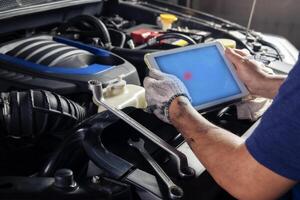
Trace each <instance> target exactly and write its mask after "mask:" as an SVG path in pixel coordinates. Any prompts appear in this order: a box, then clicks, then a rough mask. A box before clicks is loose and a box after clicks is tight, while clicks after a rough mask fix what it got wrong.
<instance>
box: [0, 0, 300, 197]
mask: <svg viewBox="0 0 300 200" xmlns="http://www.w3.org/2000/svg"><path fill="white" fill-rule="evenodd" d="M166 12H168V13H171V14H174V15H176V16H177V17H178V20H177V22H175V24H174V25H173V28H172V29H168V30H165V31H164V30H162V29H161V27H160V25H159V23H158V22H157V19H158V17H159V15H160V14H161V13H166ZM0 25H1V27H4V28H3V29H2V30H1V31H0V32H1V34H0V88H1V93H0V97H1V98H0V100H1V101H0V105H1V114H0V121H1V123H0V125H1V134H0V176H1V177H0V197H3V198H4V199H5V198H7V199H9V198H14V199H26V198H27V197H30V196H32V195H33V196H35V197H36V198H37V199H40V198H43V199H53V198H54V197H62V198H64V199H85V198H86V199H99V197H100V198H103V199H165V198H166V191H165V187H164V186H163V184H162V183H161V181H160V180H159V179H158V178H157V177H156V175H155V173H154V172H153V170H151V168H150V167H149V166H148V165H147V163H146V162H145V160H143V158H142V157H141V156H140V155H139V154H137V152H136V151H135V150H134V149H132V148H130V147H129V146H128V144H127V141H128V139H129V138H137V137H142V138H144V139H145V141H146V148H147V150H148V151H149V153H150V154H151V155H152V156H153V157H154V158H155V160H157V162H158V163H160V164H161V166H162V168H163V169H164V170H165V171H166V172H167V173H168V175H169V176H170V177H171V178H172V180H174V181H175V182H176V183H177V184H178V185H180V186H181V187H182V188H183V190H184V192H185V196H184V199H195V197H197V198H199V199H200V198H201V199H230V197H229V195H227V194H226V193H224V192H223V191H222V190H221V189H220V188H219V186H217V185H216V183H215V182H214V181H213V180H212V178H211V177H210V176H209V175H208V174H207V173H206V172H204V173H202V172H201V174H197V176H196V177H195V178H193V179H190V180H182V179H181V178H180V177H178V174H177V173H176V170H174V162H173V161H172V159H170V157H169V155H168V154H167V153H166V152H163V151H161V149H160V148H159V147H158V146H156V145H154V144H153V143H151V141H149V140H147V138H145V137H143V136H140V134H139V132H137V131H136V130H134V129H133V128H131V127H130V126H129V125H127V124H126V123H125V122H123V121H122V120H119V119H117V118H116V117H115V116H114V115H112V114H111V113H109V112H108V111H104V112H99V111H97V110H98V106H96V105H95V104H94V102H93V98H92V94H91V92H90V91H89V88H88V84H87V82H88V81H89V80H97V81H100V82H102V84H103V86H104V87H106V86H109V85H110V84H112V83H120V82H119V81H120V77H121V79H122V80H125V81H126V82H127V84H131V85H135V86H139V87H141V85H142V82H143V79H144V78H145V77H146V76H147V73H148V70H147V67H146V64H145V62H144V55H145V54H147V53H151V52H155V51H161V50H166V49H172V48H179V47H181V46H185V45H192V44H198V43H206V42H210V41H215V40H217V39H230V40H232V41H234V42H235V43H236V47H237V48H240V49H247V50H248V51H249V52H250V53H251V54H252V55H253V56H254V58H255V59H256V60H258V61H261V62H263V63H265V64H272V63H277V62H283V63H293V62H295V61H296V59H297V58H294V60H293V59H292V56H291V57H286V56H284V55H285V53H286V52H285V49H280V48H279V47H277V46H276V45H275V44H273V43H270V42H269V41H267V40H264V39H263V37H262V35H261V34H260V33H257V32H254V31H250V32H249V33H247V32H246V29H245V28H244V27H242V26H240V25H237V24H234V23H231V22H228V21H226V20H223V19H219V18H216V17H213V16H210V15H207V14H203V13H199V12H197V11H193V10H190V9H185V8H182V7H176V6H174V5H171V4H165V3H163V2H160V1H157V2H156V1H155V2H152V3H150V2H147V1H141V2H140V1H105V2H104V1H99V2H97V3H94V2H93V3H86V4H84V5H80V6H76V5H75V6H74V5H72V6H71V7H69V8H68V9H67V8H60V9H57V8H56V9H54V10H49V11H44V12H41V13H33V14H29V15H28V14H27V15H24V16H17V17H15V18H10V19H6V20H2V21H1V22H0ZM281 73H284V72H281ZM122 109H123V110H124V112H126V113H128V114H129V115H130V116H131V117H133V118H134V119H135V120H137V121H138V122H140V123H141V124H143V125H144V126H146V127H147V128H148V129H150V130H151V131H153V132H154V133H156V134H157V135H158V136H159V137H161V138H162V139H163V140H164V141H167V142H168V144H170V145H171V146H173V147H174V148H177V147H179V146H181V145H182V144H183V143H184V140H183V138H182V136H181V135H180V133H178V131H177V130H175V128H174V127H172V126H170V125H167V124H164V123H162V122H160V121H159V120H158V119H157V118H156V117H155V116H154V115H150V114H148V113H146V112H144V111H143V110H142V109H137V108H132V107H131V108H123V107H122ZM204 116H205V117H206V118H207V119H209V120H210V121H211V122H213V123H215V124H216V125H218V126H221V127H223V128H225V129H227V130H230V131H232V132H234V133H236V134H237V135H240V136H241V135H242V134H243V133H244V132H245V131H246V130H248V129H249V128H250V127H251V126H252V124H253V123H254V122H252V121H250V120H239V119H238V118H237V113H236V107H235V105H226V106H222V107H220V108H216V109H214V110H213V111H211V112H207V113H204ZM191 156H192V155H187V157H191ZM63 168H66V169H69V170H72V172H73V173H74V180H75V181H76V182H77V186H76V187H74V188H75V189H74V188H72V187H71V188H67V187H65V186H64V185H63V187H60V185H57V184H58V183H57V180H56V179H57V178H59V177H60V176H61V177H65V176H67V175H66V174H68V173H69V171H68V172H66V171H63V172H62V171H60V173H57V172H59V169H63ZM61 174H62V175H61ZM141 177H143V178H141ZM69 181H71V183H74V181H73V182H72V180H69ZM55 184H56V186H55ZM26 185H27V186H26ZM36 185H40V186H39V187H36ZM53 185H54V186H53ZM197 185H198V186H199V185H201V188H202V189H201V190H199V189H195V188H196V186H197ZM25 186H26V187H25ZM71 186H72V184H71Z"/></svg>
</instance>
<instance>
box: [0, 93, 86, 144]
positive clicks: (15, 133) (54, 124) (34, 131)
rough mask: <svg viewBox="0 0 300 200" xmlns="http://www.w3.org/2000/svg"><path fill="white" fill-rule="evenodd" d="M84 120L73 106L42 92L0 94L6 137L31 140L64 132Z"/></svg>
mask: <svg viewBox="0 0 300 200" xmlns="http://www.w3.org/2000/svg"><path fill="white" fill-rule="evenodd" d="M85 117H86V110H85V109H84V108H83V107H82V106H80V105H78V104H77V103H75V102H73V101H71V100H69V99H67V98H65V97H62V96H60V95H58V94H55V93H52V92H48V91H44V90H29V91H25V92H15V91H13V92H10V93H0V123H1V125H2V130H3V129H4V130H6V131H4V132H5V134H7V136H9V137H14V138H27V137H30V138H34V137H36V136H39V135H40V134H43V133H47V132H54V131H64V130H68V129H70V128H72V127H73V126H74V125H76V124H77V123H78V122H80V121H82V120H83V119H84V118H85Z"/></svg>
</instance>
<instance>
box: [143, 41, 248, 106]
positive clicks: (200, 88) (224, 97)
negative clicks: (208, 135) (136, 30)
mask: <svg viewBox="0 0 300 200" xmlns="http://www.w3.org/2000/svg"><path fill="white" fill-rule="evenodd" d="M145 62H146V64H147V66H148V67H149V68H156V69H158V70H160V71H162V72H164V73H168V74H173V75H175V76H177V77H178V78H179V79H180V80H181V81H182V82H183V83H184V85H185V86H186V88H187V90H188V91H189V93H190V96H191V98H192V105H193V106H194V107H195V108H196V109H197V110H198V111H200V110H201V111H202V110H203V111H204V110H207V109H210V108H212V107H215V106H218V105H220V104H226V103H229V102H235V101H238V100H240V99H242V98H243V97H245V96H247V95H248V94H249V92H248V90H247V88H246V87H245V85H244V84H243V83H242V82H241V81H240V80H239V79H238V77H237V75H236V72H235V69H234V67H233V66H232V64H231V63H230V62H229V61H228V60H227V58H226V57H225V55H224V48H223V46H222V45H221V44H220V43H219V42H212V43H206V44H198V45H193V46H188V47H182V48H177V49H172V50H167V51H160V52H156V53H151V54H147V55H146V56H145Z"/></svg>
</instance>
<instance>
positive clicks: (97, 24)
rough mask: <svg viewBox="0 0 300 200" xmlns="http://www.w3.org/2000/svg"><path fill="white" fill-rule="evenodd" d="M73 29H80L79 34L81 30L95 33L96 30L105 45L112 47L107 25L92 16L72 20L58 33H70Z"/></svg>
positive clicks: (61, 27) (59, 29)
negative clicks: (70, 29)
mask: <svg viewBox="0 0 300 200" xmlns="http://www.w3.org/2000/svg"><path fill="white" fill-rule="evenodd" d="M71 27H76V28H78V29H79V31H78V33H79V34H80V30H82V29H83V30H82V31H86V29H90V30H92V31H94V29H95V30H96V32H97V34H98V37H99V38H100V40H101V41H102V42H103V43H104V45H105V47H111V38H110V34H109V32H108V29H107V27H106V26H105V24H104V23H103V22H102V21H101V20H100V19H98V18H96V17H94V16H91V15H79V16H76V17H73V18H71V19H70V20H69V21H68V22H67V23H65V24H63V25H61V26H60V27H59V28H58V30H57V32H58V33H61V34H63V33H68V29H69V28H71Z"/></svg>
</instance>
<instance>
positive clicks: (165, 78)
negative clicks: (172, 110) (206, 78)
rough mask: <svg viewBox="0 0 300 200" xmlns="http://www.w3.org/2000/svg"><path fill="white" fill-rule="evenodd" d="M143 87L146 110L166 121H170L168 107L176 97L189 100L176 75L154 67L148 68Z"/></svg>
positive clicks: (183, 86)
mask: <svg viewBox="0 0 300 200" xmlns="http://www.w3.org/2000/svg"><path fill="white" fill-rule="evenodd" d="M144 87H145V89H146V100H147V103H148V111H149V112H153V113H154V114H155V115H156V116H157V117H158V118H159V119H161V120H163V121H164V122H166V123H170V118H169V107H170V105H171V103H172V101H173V100H174V99H176V97H179V96H185V97H187V98H188V99H189V100H190V101H191V98H190V95H189V93H188V91H187V89H186V87H185V85H184V84H183V83H182V82H181V81H180V80H179V79H178V78H177V77H176V76H174V75H170V74H165V73H163V72H160V71H158V70H156V69H151V70H150V72H149V77H147V78H145V80H144Z"/></svg>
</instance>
